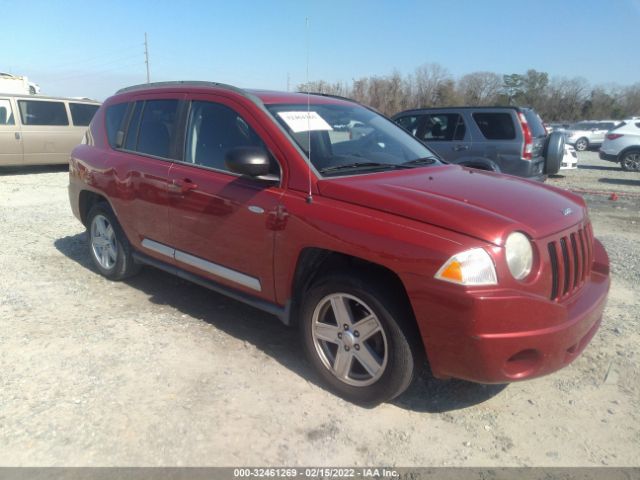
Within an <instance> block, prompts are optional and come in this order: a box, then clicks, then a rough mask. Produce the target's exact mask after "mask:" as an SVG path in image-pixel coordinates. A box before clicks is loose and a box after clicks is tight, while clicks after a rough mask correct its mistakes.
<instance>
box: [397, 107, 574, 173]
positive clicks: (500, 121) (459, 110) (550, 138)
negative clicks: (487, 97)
mask: <svg viewBox="0 0 640 480" xmlns="http://www.w3.org/2000/svg"><path fill="white" fill-rule="evenodd" d="M393 120H394V121H395V122H396V123H398V124H399V125H400V126H401V127H404V128H405V129H406V130H408V131H409V132H410V133H411V134H413V135H414V136H415V137H417V138H418V139H419V140H421V141H422V142H424V143H426V144H427V145H428V146H429V148H431V149H432V150H434V151H435V152H436V153H437V154H438V155H440V157H442V158H443V159H444V160H445V161H447V162H449V163H457V164H461V165H465V166H469V167H474V168H479V169H482V170H491V171H494V172H502V173H506V174H509V175H517V176H519V177H525V178H531V179H535V180H544V179H545V178H546V177H547V175H551V174H554V173H557V172H558V170H559V168H560V163H561V161H562V156H563V154H564V136H563V134H562V133H561V132H555V133H552V134H550V135H547V131H546V129H545V128H544V125H543V124H542V120H541V119H540V117H539V116H538V114H537V113H536V112H535V111H534V110H533V109H530V108H522V107H446V108H421V109H416V110H407V111H404V112H401V113H398V114H396V115H394V116H393Z"/></svg>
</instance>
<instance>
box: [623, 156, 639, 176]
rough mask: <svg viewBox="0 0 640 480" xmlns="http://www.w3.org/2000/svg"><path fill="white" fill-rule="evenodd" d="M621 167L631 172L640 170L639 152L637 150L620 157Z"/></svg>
mask: <svg viewBox="0 0 640 480" xmlns="http://www.w3.org/2000/svg"><path fill="white" fill-rule="evenodd" d="M622 168H624V169H625V170H629V171H632V172H638V171H640V153H639V152H631V153H627V154H626V155H625V156H624V158H623V159H622Z"/></svg>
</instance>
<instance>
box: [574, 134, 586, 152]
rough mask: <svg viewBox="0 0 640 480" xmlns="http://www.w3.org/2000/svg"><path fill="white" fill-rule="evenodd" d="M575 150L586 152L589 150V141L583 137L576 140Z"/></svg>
mask: <svg viewBox="0 0 640 480" xmlns="http://www.w3.org/2000/svg"><path fill="white" fill-rule="evenodd" d="M574 148H575V149H576V150H577V151H579V152H584V151H585V150H586V149H587V148H589V139H588V138H585V137H582V138H579V139H578V140H576V144H575V145H574Z"/></svg>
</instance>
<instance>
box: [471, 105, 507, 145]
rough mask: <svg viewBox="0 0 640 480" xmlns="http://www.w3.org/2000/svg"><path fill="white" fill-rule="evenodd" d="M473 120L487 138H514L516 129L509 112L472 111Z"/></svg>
mask: <svg viewBox="0 0 640 480" xmlns="http://www.w3.org/2000/svg"><path fill="white" fill-rule="evenodd" d="M473 120H474V121H475V122H476V125H478V128H479V129H480V131H481V132H482V135H484V138H486V139H487V140H513V139H514V138H516V129H515V127H514V125H513V119H512V118H511V114H510V113H499V112H494V113H474V114H473Z"/></svg>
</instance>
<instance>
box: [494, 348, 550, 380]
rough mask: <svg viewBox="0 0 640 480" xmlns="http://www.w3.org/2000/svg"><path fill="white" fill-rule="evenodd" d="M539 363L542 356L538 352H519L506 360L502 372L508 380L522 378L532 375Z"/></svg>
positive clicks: (528, 350)
mask: <svg viewBox="0 0 640 480" xmlns="http://www.w3.org/2000/svg"><path fill="white" fill-rule="evenodd" d="M541 361H542V354H541V353H540V352H539V351H538V350H534V349H532V348H529V349H527V350H521V351H519V352H518V353H516V354H514V355H512V356H511V357H509V358H508V359H507V361H506V362H505V363H504V367H503V371H504V373H505V375H506V376H508V377H510V378H514V379H515V378H524V377H527V376H529V375H531V374H533V373H534V372H535V370H536V369H537V367H538V366H539V365H540V362H541Z"/></svg>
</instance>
